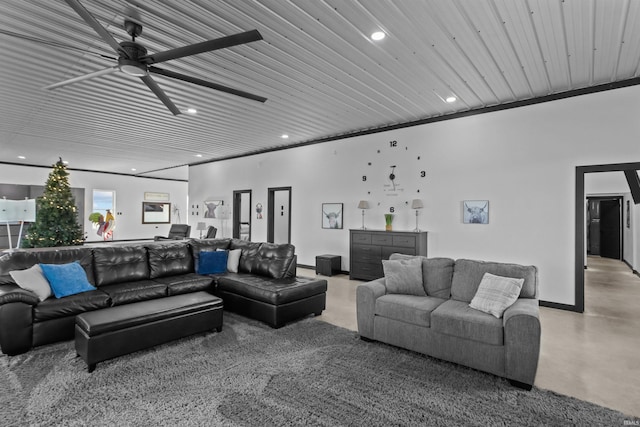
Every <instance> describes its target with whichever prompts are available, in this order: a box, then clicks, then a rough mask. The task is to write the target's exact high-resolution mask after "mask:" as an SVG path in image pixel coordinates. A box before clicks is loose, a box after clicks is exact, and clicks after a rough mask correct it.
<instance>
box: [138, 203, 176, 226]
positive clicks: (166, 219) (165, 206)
mask: <svg viewBox="0 0 640 427" xmlns="http://www.w3.org/2000/svg"><path fill="white" fill-rule="evenodd" d="M142 223H143V224H169V223H171V203H158V202H142Z"/></svg>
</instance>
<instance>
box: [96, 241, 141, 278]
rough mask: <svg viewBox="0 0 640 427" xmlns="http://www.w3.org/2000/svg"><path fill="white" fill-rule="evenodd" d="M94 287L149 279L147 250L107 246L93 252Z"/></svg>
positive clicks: (135, 247) (136, 246)
mask: <svg viewBox="0 0 640 427" xmlns="http://www.w3.org/2000/svg"><path fill="white" fill-rule="evenodd" d="M93 261H94V270H95V273H96V286H104V285H110V284H112V283H120V282H134V281H136V280H145V279H149V262H148V260H147V248H145V247H144V246H138V245H134V246H109V247H104V248H95V249H94V250H93Z"/></svg>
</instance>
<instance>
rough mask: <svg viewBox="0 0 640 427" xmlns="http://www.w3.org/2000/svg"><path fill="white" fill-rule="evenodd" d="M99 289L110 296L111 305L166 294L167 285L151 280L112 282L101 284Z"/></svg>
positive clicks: (164, 295)
mask: <svg viewBox="0 0 640 427" xmlns="http://www.w3.org/2000/svg"><path fill="white" fill-rule="evenodd" d="M100 290H101V291H103V292H105V293H107V294H108V295H109V296H110V297H111V305H113V306H116V305H121V304H129V303H132V302H138V301H146V300H149V299H155V298H162V297H166V296H167V285H165V284H162V283H158V282H155V281H153V280H138V281H135V282H122V283H114V284H112V285H104V286H101V287H100Z"/></svg>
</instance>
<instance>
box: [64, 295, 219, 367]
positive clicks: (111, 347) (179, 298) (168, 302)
mask: <svg viewBox="0 0 640 427" xmlns="http://www.w3.org/2000/svg"><path fill="white" fill-rule="evenodd" d="M75 329H76V332H75V334H76V352H77V353H78V355H79V356H80V357H82V359H83V360H84V361H85V362H86V363H87V368H88V371H89V372H92V371H93V370H94V369H95V367H96V363H98V362H102V361H104V360H107V359H111V358H114V357H118V356H122V355H125V354H129V353H133V352H134V351H139V350H144V349H146V348H149V347H153V346H155V345H158V344H162V343H166V342H169V341H172V340H175V339H178V338H183V337H186V336H189V335H193V334H197V333H200V332H205V331H209V330H213V329H215V330H216V331H218V332H220V331H222V300H221V299H220V298H218V297H216V296H213V295H211V294H209V293H208V292H194V293H190V294H182V295H176V296H171V297H165V298H159V299H154V300H149V301H142V302H137V303H132V304H126V305H122V306H116V307H110V308H105V309H102V310H96V311H90V312H87V313H82V314H79V315H78V316H76V328H75Z"/></svg>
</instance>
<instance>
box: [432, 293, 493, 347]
mask: <svg viewBox="0 0 640 427" xmlns="http://www.w3.org/2000/svg"><path fill="white" fill-rule="evenodd" d="M502 324H503V322H502V319H497V318H495V317H494V316H492V315H491V314H487V313H483V312H482V311H478V310H474V309H473V308H471V307H469V304H467V303H466V302H463V301H456V300H452V299H450V300H447V301H445V302H443V303H442V304H441V305H439V306H438V307H437V308H436V309H435V310H433V313H431V329H432V330H434V331H435V332H440V333H442V334H446V335H451V336H454V337H459V338H464V339H468V340H473V341H479V342H483V343H486V344H492V345H503V344H504V330H503V327H502Z"/></svg>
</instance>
